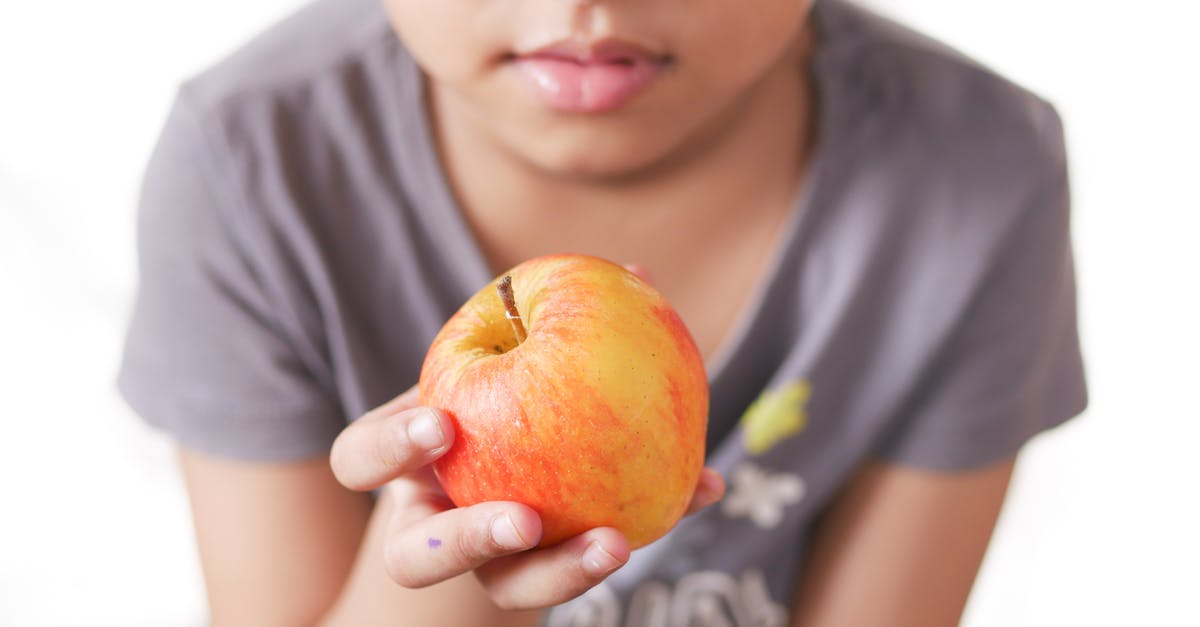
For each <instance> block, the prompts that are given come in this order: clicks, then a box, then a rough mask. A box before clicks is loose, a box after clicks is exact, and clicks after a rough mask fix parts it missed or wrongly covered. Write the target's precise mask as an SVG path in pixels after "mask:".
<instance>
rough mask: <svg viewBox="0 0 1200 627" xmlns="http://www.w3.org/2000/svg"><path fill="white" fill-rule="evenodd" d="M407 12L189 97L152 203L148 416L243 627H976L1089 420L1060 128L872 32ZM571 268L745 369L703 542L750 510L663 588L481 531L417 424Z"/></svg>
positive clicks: (498, 529)
mask: <svg viewBox="0 0 1200 627" xmlns="http://www.w3.org/2000/svg"><path fill="white" fill-rule="evenodd" d="M383 9H384V10H382V11H381V10H380V8H379V7H378V6H377V5H375V4H374V3H371V2H368V1H367V0H322V1H319V2H316V3H315V4H312V5H310V6H309V7H307V8H306V9H305V10H304V11H302V12H301V13H299V14H297V15H296V16H294V17H293V18H291V19H290V20H288V21H287V22H285V23H283V24H281V25H280V26H279V27H277V28H275V29H273V30H272V31H270V32H268V33H266V34H265V35H263V36H262V37H260V38H258V39H257V40H256V41H255V42H254V43H252V44H251V45H250V46H248V47H247V48H245V49H244V50H242V51H240V52H239V53H238V54H236V55H234V56H233V57H232V58H230V59H229V60H227V61H226V62H224V63H222V64H220V65H219V66H218V67H216V68H214V69H213V70H212V71H210V72H208V73H206V74H205V75H203V76H201V77H198V78H197V79H195V80H193V81H190V82H189V83H188V84H187V85H186V86H185V87H184V88H183V89H182V90H181V93H180V96H179V100H178V102H177V104H176V107H175V110H174V112H173V113H172V116H171V119H170V121H169V122H168V125H167V128H166V129H165V131H164V133H163V138H162V140H161V142H160V145H159V147H158V149H157V150H156V153H155V156H154V158H153V159H152V162H151V165H150V167H149V170H148V172H147V177H146V186H145V191H144V196H143V199H142V222H141V233H142V237H141V247H142V250H141V254H142V289H141V292H140V295H139V300H138V304H137V308H136V311H135V316H134V319H133V322H132V326H131V331H130V338H129V344H128V348H127V353H126V360H125V363H124V366H123V369H122V376H121V385H122V389H123V391H124V393H125V394H126V396H127V398H128V399H129V400H130V402H131V404H133V406H134V407H135V408H137V409H138V411H139V412H140V413H142V414H143V415H144V416H145V417H146V418H147V420H149V421H151V422H152V423H155V424H158V425H161V426H163V427H164V428H167V429H169V430H170V431H172V432H173V433H174V434H175V436H176V437H177V438H178V439H179V441H180V443H181V446H182V449H183V454H182V460H183V468H184V475H185V478H186V481H187V485H188V490H189V494H190V496H191V500H192V505H193V511H194V517H195V522H196V533H197V538H198V543H199V547H200V551H201V557H202V563H203V565H204V570H205V578H206V583H207V585H208V590H209V598H210V601H211V605H212V612H213V622H214V624H216V625H223V624H254V625H268V624H311V623H316V622H322V621H323V622H326V623H328V624H352V625H362V624H403V625H508V624H513V625H517V624H522V625H523V624H537V623H538V622H545V623H548V624H551V625H579V624H598V625H660V624H662V625H666V624H670V625H676V624H738V625H741V624H755V625H783V624H794V625H838V624H847V625H872V624H891V625H895V624H901V625H908V624H914V625H916V624H919V625H939V624H954V623H955V622H957V619H958V616H959V614H960V612H961V610H962V607H963V604H964V602H965V599H966V595H967V593H968V591H969V589H970V586H971V582H972V580H973V577H974V574H975V571H976V570H977V568H978V565H979V561H980V559H981V557H982V555H983V552H984V549H985V547H986V544H987V540H988V536H989V534H990V532H991V529H992V526H993V524H994V521H995V517H996V515H997V512H998V511H999V508H1000V505H1001V502H1002V500H1003V494H1004V491H1005V489H1006V486H1007V482H1008V478H1009V475H1010V472H1011V469H1012V464H1013V459H1014V457H1015V455H1016V453H1017V451H1018V450H1019V448H1020V446H1021V444H1023V443H1024V442H1025V441H1026V440H1027V439H1028V438H1030V437H1032V435H1034V434H1035V433H1037V432H1039V431H1041V430H1043V429H1046V428H1049V427H1051V426H1053V425H1055V424H1058V423H1059V422H1061V421H1063V420H1066V419H1067V418H1069V417H1071V416H1073V415H1075V414H1077V413H1078V412H1079V411H1081V410H1082V408H1083V407H1084V404H1085V402H1086V401H1085V390H1084V384H1083V379H1082V373H1081V371H1082V367H1081V364H1080V358H1079V350H1078V342H1077V339H1076V332H1075V311H1074V283H1073V276H1072V266H1071V254H1070V248H1069V243H1068V241H1069V238H1068V211H1067V206H1068V202H1067V196H1066V179H1065V163H1064V160H1063V154H1062V140H1061V129H1060V127H1059V123H1058V120H1057V117H1056V116H1055V114H1054V112H1053V111H1052V110H1051V108H1050V107H1049V106H1048V105H1046V104H1045V103H1043V102H1042V101H1040V100H1038V99H1037V98H1036V97H1034V96H1032V95H1030V94H1028V93H1026V92H1024V91H1022V90H1020V89H1019V88H1017V87H1015V86H1013V85H1011V84H1009V83H1007V82H1005V81H1003V80H1002V79H1000V78H998V77H996V76H994V75H993V74H991V73H989V72H988V71H986V70H985V69H983V68H980V67H978V66H976V65H974V64H972V63H971V62H969V61H967V60H965V59H963V58H961V57H960V56H958V55H956V54H955V53H953V52H951V51H948V50H946V49H944V48H942V47H940V46H938V45H937V44H935V43H933V42H930V41H928V40H925V39H923V38H921V37H919V36H917V35H914V34H912V33H910V32H908V31H905V30H904V29H902V28H899V27H897V26H895V25H892V24H889V23H887V22H885V21H883V20H881V19H879V18H878V17H875V16H873V15H871V14H869V13H867V12H865V11H862V10H860V9H857V8H854V7H852V6H850V5H847V4H844V3H841V2H835V1H828V2H826V1H822V2H819V3H818V4H817V5H816V6H815V7H814V6H810V5H809V3H808V2H806V1H805V0H753V1H750V2H739V3H732V2H721V1H718V0H704V1H702V2H694V1H691V2H682V1H679V0H647V1H640V2H622V1H612V2H604V1H594V2H592V1H561V0H554V1H552V0H523V1H513V2H496V1H492V2H487V1H484V0H444V1H442V2H436V3H431V2H419V1H417V0H385V2H384V3H383ZM397 35H398V36H397ZM552 252H580V253H589V254H594V255H597V256H601V257H605V258H609V259H613V260H618V261H623V262H636V263H638V264H641V265H642V266H644V267H645V268H647V269H648V270H649V272H650V273H652V274H653V276H654V280H655V283H656V285H657V286H658V287H659V288H660V290H661V291H663V293H664V294H666V296H667V297H668V299H669V300H670V301H671V302H672V303H673V304H674V305H675V307H676V308H677V309H678V310H679V312H680V314H681V315H682V317H683V318H684V320H685V322H687V324H688V326H689V328H690V329H691V330H692V332H693V335H694V336H695V338H696V340H697V343H698V345H699V346H700V348H701V351H702V353H703V354H704V356H705V359H706V362H707V366H708V369H709V378H710V386H711V395H712V402H711V405H712V407H711V413H710V434H709V440H708V451H709V457H708V463H709V464H710V465H711V466H712V467H713V468H714V469H715V472H714V471H709V472H707V473H706V474H705V475H704V478H703V479H702V481H701V483H700V485H698V486H697V492H696V497H695V501H694V504H693V505H694V508H693V509H694V510H700V509H701V508H702V507H703V506H705V505H707V504H711V503H712V502H713V501H715V500H716V499H718V498H719V497H720V495H721V493H722V491H723V489H724V486H723V481H722V479H721V476H724V477H725V478H726V479H727V480H728V481H729V482H730V486H729V494H728V495H727V496H726V497H725V499H724V500H723V501H722V504H721V505H720V506H715V507H709V508H707V509H703V511H700V512H699V513H697V514H696V515H694V516H691V517H689V518H687V519H685V520H684V521H683V522H682V523H681V524H680V525H679V526H677V528H676V529H675V530H674V531H673V532H672V533H671V534H670V535H668V536H667V537H666V538H664V539H663V540H661V541H659V542H656V543H655V544H653V545H651V546H650V547H647V548H646V549H644V550H641V551H639V552H638V553H637V554H635V555H633V556H630V553H629V550H628V547H627V545H626V544H625V542H624V539H623V538H622V537H621V536H620V534H619V533H617V532H616V531H615V530H612V529H604V528H602V529H596V530H592V531H589V532H587V533H585V534H582V535H581V536H579V537H577V538H573V539H570V540H568V541H566V542H564V543H563V544H561V545H558V546H556V547H551V548H547V549H541V550H530V548H529V547H531V546H534V545H535V544H536V543H537V540H538V534H539V533H540V522H539V521H538V519H537V516H536V514H535V513H534V512H533V511H532V510H530V509H529V508H527V507H525V506H523V505H521V504H519V503H485V504H480V505H476V506H473V507H470V508H462V509H452V508H450V507H449V506H448V503H446V501H445V499H444V497H443V496H442V495H440V494H439V492H438V490H437V486H436V483H435V482H434V481H432V479H431V476H430V473H429V470H428V464H429V463H430V462H431V461H432V460H433V459H436V457H437V456H438V455H440V454H441V453H443V452H445V450H447V449H448V448H449V447H450V446H452V445H453V438H454V434H453V429H452V425H451V423H450V422H449V421H448V420H447V418H446V416H444V415H442V414H441V413H440V412H438V411H436V409H435V408H418V407H415V405H414V398H413V396H412V393H411V392H410V393H407V394H402V395H400V396H399V397H396V398H394V399H393V400H391V401H387V399H389V398H391V397H393V396H394V395H395V394H396V393H397V392H399V391H400V390H402V389H404V388H406V387H408V386H410V385H411V384H412V383H413V382H415V381H416V378H417V373H418V372H419V368H420V364H421V360H422V357H423V354H424V350H425V348H426V347H427V346H428V344H429V341H430V339H431V338H432V337H433V335H434V333H436V331H437V329H438V328H439V327H440V325H441V323H442V322H443V321H444V320H445V319H446V318H447V317H448V316H449V315H450V314H451V313H452V312H453V311H454V310H455V309H456V308H457V307H458V305H459V304H461V302H462V301H464V300H465V299H466V297H467V296H468V295H470V294H472V293H473V292H474V291H475V290H477V289H478V288H479V287H480V286H481V285H483V284H484V283H486V282H487V281H488V280H490V279H491V278H492V277H493V276H494V275H495V274H496V273H498V272H499V271H502V270H503V269H505V268H507V267H510V266H512V265H515V264H516V263H517V262H519V261H521V260H524V259H527V258H530V257H534V256H537V255H541V254H546V253H552ZM385 401H387V402H385ZM372 408H374V409H372ZM357 416H362V418H360V419H358V420H356V421H353V422H352V423H351V424H350V425H349V426H347V424H346V417H357ZM339 434H340V435H339ZM335 440H336V441H335ZM343 486H344V487H343ZM346 488H351V489H352V490H358V491H360V492H353V491H350V490H347V489H346ZM375 488H382V490H381V491H380V494H379V499H378V502H376V501H374V500H373V499H371V498H370V497H368V496H366V495H365V494H364V493H363V492H361V491H365V490H371V489H375ZM434 539H436V540H437V542H436V543H435V542H434ZM438 582H442V583H438ZM435 583H438V585H432V586H431V584H435ZM397 584H401V585H397ZM430 586H431V587H430ZM581 594H582V595H583V596H581V597H579V598H578V599H576V600H574V601H572V602H570V603H566V602H567V601H569V600H571V599H572V598H574V597H577V596H579V595H581Z"/></svg>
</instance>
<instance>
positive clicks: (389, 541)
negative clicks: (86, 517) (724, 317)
mask: <svg viewBox="0 0 1200 627" xmlns="http://www.w3.org/2000/svg"><path fill="white" fill-rule="evenodd" d="M414 403H415V393H413V392H410V393H408V394H405V395H401V396H400V397H397V398H396V399H394V400H393V401H392V402H390V403H388V404H386V405H384V406H382V407H380V408H378V409H376V410H374V411H372V412H370V413H368V414H367V415H366V416H364V417H363V418H361V419H359V420H358V421H356V422H355V423H353V424H352V425H351V426H350V427H348V428H347V429H346V430H345V431H343V433H342V435H341V436H340V437H339V438H338V441H337V443H335V445H334V448H333V451H332V454H331V459H320V460H313V461H308V462H301V463H296V464H252V463H242V462H230V461H225V460H219V459H215V458H210V457H205V456H201V455H197V454H194V453H184V455H183V462H184V463H183V468H184V475H185V479H186V482H187V487H188V491H189V494H190V496H191V500H192V509H193V517H194V520H195V527H196V537H197V540H198V543H199V547H200V555H201V563H202V566H203V569H204V575H205V581H206V583H207V586H208V590H209V602H210V605H211V607H212V622H213V624H214V625H215V626H217V627H225V626H236V625H254V626H266V627H270V626H274V625H280V626H284V625H313V624H317V623H318V622H320V623H322V624H325V625H330V626H337V625H356V626H359V625H380V624H397V625H429V626H431V627H437V626H439V625H453V626H455V627H457V626H459V625H488V626H489V627H492V626H494V627H517V626H524V625H533V624H535V623H536V622H537V620H538V618H539V617H540V612H539V611H538V610H539V609H540V608H542V607H547V606H550V605H554V604H557V603H560V602H563V601H565V600H567V599H570V598H572V597H574V596H576V595H578V594H580V593H582V592H583V591H585V590H587V589H588V588H590V587H592V586H594V585H595V584H597V583H599V582H600V581H601V580H603V579H604V577H605V576H607V574H608V573H609V572H611V567H604V568H601V569H597V568H595V567H594V566H596V565H595V564H593V563H592V562H590V561H589V558H588V555H589V549H590V548H592V547H593V546H595V545H600V546H604V547H605V548H606V549H607V550H608V551H610V552H612V553H614V554H615V555H616V556H617V560H618V561H619V563H618V564H617V565H618V566H619V565H620V563H624V561H625V560H626V559H628V554H629V551H628V548H624V544H625V543H624V538H622V537H620V534H619V532H617V531H616V530H614V529H605V528H601V529H593V530H591V531H588V532H586V533H584V534H582V535H580V536H577V537H575V538H572V539H569V540H567V541H565V542H563V543H562V544H559V545H556V546H554V547H550V548H546V549H534V550H527V549H528V548H529V546H532V545H533V544H536V542H537V540H538V537H539V536H540V529H541V523H540V521H539V520H538V519H537V515H536V514H534V513H533V511H532V510H530V509H529V508H527V507H525V506H523V505H520V504H517V503H480V504H478V505H474V506H471V507H464V508H453V507H451V506H450V504H449V503H448V501H447V499H446V498H445V496H444V494H442V493H441V492H440V490H439V489H438V488H437V485H436V482H434V481H433V480H432V473H430V472H428V469H427V468H426V467H425V466H426V465H427V464H428V463H429V462H431V461H432V460H433V459H436V457H437V456H438V455H440V454H442V453H444V452H445V450H447V449H448V448H449V446H450V445H451V444H452V442H453V431H452V423H451V422H450V421H449V420H448V419H446V417H445V416H444V415H442V414H440V412H429V410H423V409H419V408H415V406H414ZM423 415H428V416H433V417H435V418H436V419H437V420H438V422H439V423H440V427H441V431H442V432H443V433H445V434H446V435H445V438H446V439H445V441H444V445H442V446H437V445H435V446H432V447H431V446H421V445H418V444H416V443H415V442H414V441H412V440H411V439H409V438H408V437H407V435H406V434H407V433H408V432H409V429H408V426H410V424H411V423H412V422H413V421H414V420H415V419H417V418H419V417H420V416H423ZM335 476H336V479H335ZM342 484H345V485H347V486H350V487H351V488H353V489H355V490H369V489H373V488H376V487H382V488H383V489H382V497H381V498H380V501H379V503H378V504H377V505H375V506H374V508H372V503H371V499H370V497H368V496H366V495H364V494H359V493H356V492H352V491H351V490H348V489H346V488H344V487H342ZM723 491H724V484H723V483H722V482H721V481H720V478H719V475H716V474H715V473H713V472H711V471H707V472H705V473H704V474H703V475H702V477H701V484H700V485H699V486H698V487H697V494H696V497H695V500H694V501H693V504H692V508H691V510H690V511H695V510H696V509H699V508H700V507H703V506H705V505H707V504H709V503H712V502H714V501H716V500H717V499H718V498H720V496H721V493H722V492H723ZM502 515H507V517H508V518H509V519H511V520H512V525H513V526H514V527H516V528H517V529H518V531H517V533H518V535H519V536H522V537H523V539H522V540H521V546H514V545H507V546H506V545H504V544H503V543H502V542H500V541H499V540H498V539H497V538H500V539H503V537H502V536H493V535H492V530H493V529H495V528H496V527H495V526H494V525H493V523H496V522H497V521H499V520H500V517H501V516H502ZM432 537H437V538H439V539H440V540H441V543H440V544H439V545H438V547H437V548H436V550H435V549H434V547H432V546H431V545H430V544H429V539H430V538H432ZM397 582H399V584H401V585H397ZM500 608H510V609H509V610H504V609H500ZM518 610H525V611H518Z"/></svg>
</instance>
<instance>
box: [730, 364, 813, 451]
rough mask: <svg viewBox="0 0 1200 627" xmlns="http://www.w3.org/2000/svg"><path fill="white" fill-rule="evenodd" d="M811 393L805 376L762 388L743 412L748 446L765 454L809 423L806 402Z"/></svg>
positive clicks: (744, 430) (745, 437)
mask: <svg viewBox="0 0 1200 627" xmlns="http://www.w3.org/2000/svg"><path fill="white" fill-rule="evenodd" d="M810 393H811V392H810V389H809V385H808V381H805V380H803V379H801V380H799V381H796V382H795V383H792V384H790V385H786V386H784V387H782V388H780V389H777V390H768V391H766V392H763V393H762V395H760V396H759V397H758V399H757V400H755V401H754V403H752V404H751V405H750V407H749V408H748V409H747V410H746V413H744V414H742V433H743V435H744V439H743V441H744V442H745V445H746V450H747V451H749V452H750V454H752V455H762V454H763V453H766V452H767V451H769V450H771V447H773V446H775V444H776V443H778V442H779V441H780V440H782V439H784V438H787V437H789V436H793V435H796V434H797V433H800V432H801V431H803V430H804V426H805V425H806V424H808V415H807V414H806V413H805V411H804V405H805V403H807V402H808V397H809V395H810Z"/></svg>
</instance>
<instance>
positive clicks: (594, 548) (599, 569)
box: [583, 542, 621, 577]
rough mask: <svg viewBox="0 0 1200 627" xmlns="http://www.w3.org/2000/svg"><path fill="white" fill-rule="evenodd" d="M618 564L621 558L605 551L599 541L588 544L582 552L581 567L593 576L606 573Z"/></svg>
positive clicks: (619, 564)
mask: <svg viewBox="0 0 1200 627" xmlns="http://www.w3.org/2000/svg"><path fill="white" fill-rule="evenodd" d="M620 566H621V560H618V559H617V558H615V557H613V554H612V553H609V552H608V551H605V550H604V547H602V546H600V543H599V542H593V543H591V544H589V545H588V548H587V550H586V551H584V552H583V569H584V570H585V571H587V573H588V574H589V575H592V576H593V577H602V576H604V575H607V574H609V573H611V572H612V571H614V570H616V569H617V568H618V567H620Z"/></svg>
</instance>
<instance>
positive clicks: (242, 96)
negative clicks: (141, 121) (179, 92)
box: [183, 0, 399, 115]
mask: <svg viewBox="0 0 1200 627" xmlns="http://www.w3.org/2000/svg"><path fill="white" fill-rule="evenodd" d="M398 45H399V44H398V42H397V41H396V40H395V36H394V35H393V34H392V31H391V29H390V28H389V26H388V22H387V17H386V15H385V14H384V13H383V10H382V8H381V7H380V6H379V3H378V2H373V1H371V0H316V1H314V2H311V3H309V4H306V5H303V6H302V7H301V8H300V9H299V10H298V11H296V12H295V13H293V14H291V15H289V16H287V17H286V18H284V19H282V20H280V21H279V22H277V23H275V24H274V25H272V26H271V27H269V28H267V29H266V30H264V31H263V32H261V33H259V34H258V35H257V36H256V37H254V38H253V39H251V40H250V41H248V42H246V43H245V44H244V45H242V46H241V47H240V48H238V49H236V50H234V51H233V52H232V53H230V54H228V55H227V56H225V57H224V58H223V59H221V60H219V61H218V62H216V63H215V64H213V65H212V66H211V67H209V68H207V69H206V70H204V71H202V72H200V73H199V74H197V75H195V76H193V77H191V78H190V79H189V80H187V81H186V82H185V83H184V85H183V91H184V92H185V93H186V95H187V97H188V99H189V101H190V104H191V105H192V106H193V107H194V108H195V109H196V110H197V112H198V113H199V114H201V115H205V114H214V113H218V112H228V111H229V110H230V109H236V108H237V107H238V106H239V105H244V104H246V103H248V102H254V101H264V100H279V99H284V98H287V97H288V96H289V95H294V94H297V93H298V92H304V91H306V90H312V89H314V88H317V87H318V86H319V85H321V84H322V83H323V82H328V81H329V80H331V79H332V78H333V77H336V76H337V75H340V74H345V73H346V72H347V71H352V70H353V68H354V67H356V66H362V65H363V64H366V63H370V62H371V60H373V59H375V58H377V57H379V56H380V55H383V54H387V53H388V52H390V51H391V50H390V49H391V48H394V47H398Z"/></svg>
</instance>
